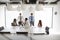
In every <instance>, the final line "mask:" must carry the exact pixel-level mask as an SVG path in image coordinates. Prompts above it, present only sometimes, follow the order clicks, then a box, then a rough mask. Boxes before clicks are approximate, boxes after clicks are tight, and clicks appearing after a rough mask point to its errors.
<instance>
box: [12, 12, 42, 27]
mask: <svg viewBox="0 0 60 40" xmlns="http://www.w3.org/2000/svg"><path fill="white" fill-rule="evenodd" d="M23 20H24V21H23ZM34 21H35V19H34V16H33V13H31V15H30V16H29V18H25V19H23V16H22V14H21V13H20V14H19V16H18V24H17V19H14V20H13V22H12V26H20V25H22V26H24V25H30V26H34ZM38 26H39V27H42V21H41V20H39V22H38Z"/></svg>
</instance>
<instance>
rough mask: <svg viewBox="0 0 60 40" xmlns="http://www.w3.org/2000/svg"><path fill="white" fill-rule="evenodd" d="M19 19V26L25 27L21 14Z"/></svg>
mask: <svg viewBox="0 0 60 40" xmlns="http://www.w3.org/2000/svg"><path fill="white" fill-rule="evenodd" d="M18 19H19V21H18V24H19V26H20V25H22V26H23V16H22V15H21V13H20V14H19V17H18Z"/></svg>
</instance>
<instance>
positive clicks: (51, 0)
mask: <svg viewBox="0 0 60 40" xmlns="http://www.w3.org/2000/svg"><path fill="white" fill-rule="evenodd" d="M0 1H1V2H9V1H10V0H0ZM15 1H21V0H15ZM39 1H42V0H39ZM44 1H45V2H54V1H56V0H44Z"/></svg>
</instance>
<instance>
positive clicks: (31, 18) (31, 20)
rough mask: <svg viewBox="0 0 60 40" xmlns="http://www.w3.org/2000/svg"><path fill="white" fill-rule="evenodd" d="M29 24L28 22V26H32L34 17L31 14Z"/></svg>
mask: <svg viewBox="0 0 60 40" xmlns="http://www.w3.org/2000/svg"><path fill="white" fill-rule="evenodd" d="M29 22H30V26H34V16H33V13H31V16H29Z"/></svg>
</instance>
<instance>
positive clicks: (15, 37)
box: [0, 34, 60, 40]
mask: <svg viewBox="0 0 60 40" xmlns="http://www.w3.org/2000/svg"><path fill="white" fill-rule="evenodd" d="M0 40H60V35H31V36H25V35H20V34H4V35H2V34H0Z"/></svg>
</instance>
